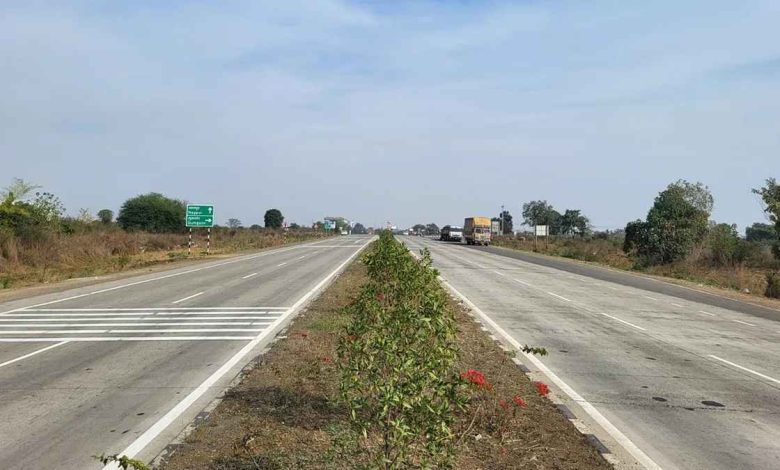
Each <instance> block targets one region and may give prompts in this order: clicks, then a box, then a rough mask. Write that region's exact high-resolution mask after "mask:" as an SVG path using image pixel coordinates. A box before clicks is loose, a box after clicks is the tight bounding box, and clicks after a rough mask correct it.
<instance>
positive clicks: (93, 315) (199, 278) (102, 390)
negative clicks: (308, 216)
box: [0, 236, 370, 470]
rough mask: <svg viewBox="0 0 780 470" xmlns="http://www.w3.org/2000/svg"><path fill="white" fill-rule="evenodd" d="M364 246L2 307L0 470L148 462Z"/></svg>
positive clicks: (274, 256) (266, 255) (271, 255)
mask: <svg viewBox="0 0 780 470" xmlns="http://www.w3.org/2000/svg"><path fill="white" fill-rule="evenodd" d="M369 241H370V238H369V237H359V236H348V237H339V238H333V239H329V240H323V241H318V242H314V243H308V244H303V245H296V246H291V247H286V248H279V249H275V250H270V251H266V252H262V253H258V254H253V255H245V256H241V257H236V258H231V259H227V260H221V261H215V262H209V263H204V264H199V265H196V266H189V267H186V268H180V269H176V270H171V271H165V272H158V273H155V274H151V275H144V276H139V277H134V278H127V279H122V280H118V281H113V282H108V283H105V284H102V285H92V286H89V287H84V288H79V289H73V290H70V291H66V292H61V293H57V294H51V295H45V296H40V297H34V298H27V299H21V300H16V301H14V302H9V303H5V304H0V416H2V417H3V419H2V420H0V468H2V469H4V470H9V469H44V468H57V469H88V468H96V469H99V468H101V465H100V464H99V463H97V462H96V461H94V460H92V459H91V457H90V456H92V455H94V454H100V453H102V452H106V453H125V454H130V455H136V456H137V457H139V458H141V459H143V460H151V459H152V458H153V457H154V456H155V455H157V454H158V453H159V452H160V451H161V450H162V449H163V448H164V447H165V445H166V444H167V443H168V442H170V440H171V439H172V438H173V437H175V436H176V435H177V434H178V433H179V432H181V431H182V429H184V427H185V426H186V425H187V424H188V423H189V422H191V421H192V420H193V419H194V418H195V416H196V415H197V414H198V413H199V412H200V411H201V410H202V409H203V408H204V407H205V406H206V405H207V404H208V403H209V401H211V400H212V399H213V398H214V397H215V396H217V395H218V394H219V393H220V392H221V391H222V390H223V389H224V387H225V386H226V385H227V384H228V383H229V382H230V381H231V380H232V379H233V378H234V377H235V376H236V374H237V373H238V372H239V371H240V369H241V367H243V366H244V365H245V364H246V363H247V362H249V360H251V358H252V357H254V356H255V355H256V354H257V353H259V352H260V351H261V350H262V349H263V348H264V347H265V346H266V344H267V343H268V342H269V341H270V339H271V338H272V337H273V334H274V333H275V332H276V331H278V330H279V329H281V327H282V326H283V325H284V324H286V322H287V321H288V320H289V319H290V318H291V316H293V315H294V314H295V313H296V312H297V311H298V310H299V309H300V308H301V307H302V306H303V305H304V304H305V303H306V302H307V301H309V300H311V298H312V297H313V296H314V295H315V294H316V293H317V292H318V291H319V290H320V289H321V288H323V287H324V286H325V285H326V284H327V282H329V281H330V280H331V279H332V278H333V277H334V276H335V275H336V274H337V272H338V271H339V270H340V269H341V268H343V267H344V266H345V265H346V263H347V261H348V260H350V259H352V258H353V257H354V256H355V255H357V253H358V252H359V250H360V249H362V248H363V247H364V246H365V245H366V244H367V243H368V242H369Z"/></svg>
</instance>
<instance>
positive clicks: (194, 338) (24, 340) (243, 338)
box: [0, 336, 255, 343]
mask: <svg viewBox="0 0 780 470" xmlns="http://www.w3.org/2000/svg"><path fill="white" fill-rule="evenodd" d="M252 339H255V337H254V336H127V337H122V336H106V337H89V336H87V337H84V338H77V337H68V338H51V337H49V338H0V343H52V342H63V343H79V342H98V341H249V340H252Z"/></svg>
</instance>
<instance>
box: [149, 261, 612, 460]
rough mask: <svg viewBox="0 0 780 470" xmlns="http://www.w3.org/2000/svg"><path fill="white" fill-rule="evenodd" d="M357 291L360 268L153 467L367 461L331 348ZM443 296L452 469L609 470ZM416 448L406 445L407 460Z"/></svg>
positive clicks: (368, 445) (509, 357)
mask: <svg viewBox="0 0 780 470" xmlns="http://www.w3.org/2000/svg"><path fill="white" fill-rule="evenodd" d="M434 279H435V278H434ZM367 282H368V275H367V268H366V266H365V264H364V263H362V262H354V263H353V264H352V265H350V266H349V267H348V268H347V269H346V271H345V272H344V273H343V274H342V275H341V276H340V277H339V278H338V279H337V280H336V281H335V282H334V283H333V284H332V285H331V287H330V288H328V289H327V290H326V291H324V293H323V294H322V295H321V296H320V297H319V298H318V299H317V300H315V301H314V302H313V303H312V304H311V305H310V306H309V307H308V308H307V310H306V311H304V312H303V313H301V315H299V316H298V318H296V320H295V321H294V322H293V323H292V324H291V325H290V326H289V327H288V328H287V330H286V332H285V333H280V335H282V336H280V337H279V338H280V339H279V340H278V341H277V342H276V343H275V344H274V345H273V347H272V348H271V349H270V350H269V351H268V352H266V353H265V354H264V355H262V356H260V357H259V358H257V359H256V360H255V361H254V362H253V363H252V365H251V366H250V367H248V368H247V369H246V370H245V372H244V375H243V377H242V379H241V381H240V382H239V383H238V384H237V385H236V386H235V387H234V388H232V389H231V390H229V391H228V392H227V393H226V394H225V396H224V398H223V399H222V400H221V402H220V403H219V404H218V405H217V406H216V408H215V409H214V410H213V411H212V412H211V413H210V414H209V416H208V418H207V419H205V420H204V421H203V422H202V423H201V424H200V425H199V426H197V427H196V428H195V429H194V430H193V431H192V432H191V433H189V434H188V435H187V436H186V437H184V438H183V439H181V441H180V442H179V443H177V444H175V445H174V446H172V447H171V448H170V449H169V452H167V453H166V454H165V457H164V458H161V459H159V460H158V461H157V463H158V465H159V467H160V468H162V469H165V470H178V469H210V468H279V469H281V468H323V469H331V468H332V469H341V468H349V467H356V466H359V465H360V464H361V463H366V462H365V458H366V457H365V455H366V454H365V452H366V451H369V452H370V451H376V450H377V448H376V447H375V446H376V444H377V442H379V441H377V440H376V439H377V438H378V436H377V435H376V434H375V432H374V431H375V430H373V431H372V430H369V433H368V434H367V436H368V440H367V441H363V440H360V439H359V440H357V441H355V440H352V439H351V438H350V436H352V432H353V431H354V426H353V425H354V422H353V420H352V419H350V410H349V407H348V406H347V403H346V402H345V401H344V400H343V399H342V395H341V393H340V391H339V387H340V377H341V376H342V375H341V374H342V372H343V370H344V369H343V362H342V361H344V360H345V359H344V358H343V357H342V356H339V354H338V353H337V349H338V345H339V341H340V340H341V341H342V344H344V343H343V342H344V341H345V331H346V328H347V325H350V324H351V323H350V322H351V321H352V320H353V317H352V316H351V315H350V314H349V313H348V311H347V310H345V307H347V306H349V305H354V302H355V301H356V299H357V298H358V294H359V293H361V292H362V293H363V294H362V295H365V292H364V291H362V290H361V289H362V288H363V287H364V286H365V285H366V283H367ZM437 282H438V281H437ZM437 288H438V289H441V287H437ZM384 294H386V295H387V296H388V297H390V296H391V294H389V293H384ZM443 295H444V297H443V299H445V302H446V305H445V306H444V308H445V309H446V314H445V318H446V317H451V318H452V319H453V320H454V322H455V323H454V325H455V326H456V328H457V335H456V337H454V338H453V341H454V345H455V346H456V348H457V350H458V354H457V359H456V361H455V363H454V365H453V367H452V368H451V371H450V373H451V374H454V376H455V377H456V379H457V380H458V381H459V385H458V387H459V390H461V392H463V393H465V394H466V395H467V397H468V405H467V406H466V407H465V408H463V409H456V410H455V411H454V416H453V422H452V427H451V431H452V436H451V440H450V441H449V442H450V444H452V445H453V446H454V449H455V452H454V462H453V465H454V468H456V469H474V468H560V469H608V468H610V467H611V466H610V464H609V463H607V461H606V460H605V459H604V458H603V457H602V456H601V455H600V454H599V452H598V451H597V449H596V448H595V447H593V446H592V445H591V444H590V443H589V441H588V439H587V438H586V437H585V436H583V435H582V434H580V433H579V431H578V430H577V429H576V428H575V426H574V425H573V424H572V423H571V422H570V421H569V420H568V419H567V418H566V416H564V415H563V414H562V413H561V411H559V409H558V408H557V407H556V406H555V405H554V404H553V403H552V402H551V401H550V400H548V399H546V398H545V396H546V395H547V393H549V389H548V388H547V387H546V385H545V384H542V383H533V382H531V381H530V380H529V378H528V377H526V375H525V374H523V372H522V371H521V370H520V369H519V368H517V367H516V366H515V364H514V362H513V361H514V358H513V354H511V353H508V352H507V351H504V350H503V349H502V348H501V347H500V346H499V345H498V344H496V342H495V341H494V340H493V339H491V338H490V337H489V336H488V335H487V334H486V333H485V332H484V331H482V329H481V328H480V326H479V325H478V324H477V323H475V322H474V320H473V319H472V317H470V316H469V314H468V313H467V312H466V310H465V309H463V308H462V307H461V306H459V305H458V304H457V303H456V302H455V301H453V300H451V299H449V297H447V296H446V294H443ZM364 300H365V299H364ZM377 302H380V303H381V302H390V300H389V299H388V298H381V299H377ZM410 333H411V332H410ZM414 334H417V333H414ZM347 340H349V338H347ZM398 354H399V355H402V354H404V353H403V352H402V351H399V352H398ZM340 365H341V366H342V368H340ZM412 406H414V405H412ZM399 419H400V418H399ZM421 445H423V443H421V442H420V441H416V440H414V439H413V442H412V444H411V445H410V446H409V451H410V452H416V451H419V450H420V446H421ZM355 451H358V452H357V453H355Z"/></svg>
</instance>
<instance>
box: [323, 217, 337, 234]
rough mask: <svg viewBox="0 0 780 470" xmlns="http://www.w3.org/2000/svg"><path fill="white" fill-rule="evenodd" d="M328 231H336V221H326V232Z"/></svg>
mask: <svg viewBox="0 0 780 470" xmlns="http://www.w3.org/2000/svg"><path fill="white" fill-rule="evenodd" d="M328 230H336V221H335V220H326V221H325V231H326V232H327V231H328Z"/></svg>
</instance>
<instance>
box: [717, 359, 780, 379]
mask: <svg viewBox="0 0 780 470" xmlns="http://www.w3.org/2000/svg"><path fill="white" fill-rule="evenodd" d="M709 356H710V357H711V358H713V359H715V360H718V361H720V362H723V363H725V364H728V365H730V366H732V367H736V368H737V369H742V370H744V371H745V372H750V373H751V374H754V375H757V376H759V377H761V378H762V379H766V380H769V381H771V382H774V383H776V384H780V380H778V379H776V378H774V377H770V376H768V375H764V374H762V373H761V372H756V371H754V370H753V369H748V368H747V367H745V366H741V365H739V364H735V363H733V362H731V361H727V360H725V359H723V358H720V357H718V356H715V355H713V354H710V355H709Z"/></svg>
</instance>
